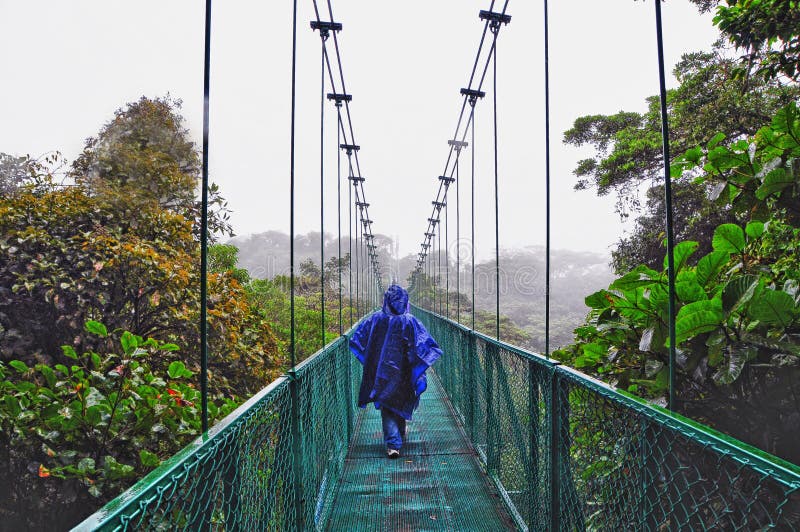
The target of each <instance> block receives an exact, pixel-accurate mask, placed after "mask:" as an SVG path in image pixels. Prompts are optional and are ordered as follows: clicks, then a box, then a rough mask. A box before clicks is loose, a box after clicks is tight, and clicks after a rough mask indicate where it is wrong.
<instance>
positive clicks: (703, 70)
mask: <svg viewBox="0 0 800 532" xmlns="http://www.w3.org/2000/svg"><path fill="white" fill-rule="evenodd" d="M735 69H736V61H734V60H733V59H729V58H726V57H724V56H723V55H722V52H721V49H720V48H719V45H718V46H717V47H716V48H715V49H714V50H713V51H712V52H709V53H704V52H700V53H692V54H685V55H684V56H683V58H682V60H681V61H680V62H679V63H678V64H677V65H676V67H675V70H674V74H675V76H676V78H677V79H678V81H679V83H680V85H679V87H678V88H676V89H672V90H670V91H668V93H667V104H668V112H669V119H670V145H671V149H672V153H674V154H678V153H683V152H685V151H686V150H688V149H689V148H691V147H693V146H696V145H698V144H702V143H705V142H708V141H709V140H710V139H711V138H712V137H713V136H714V135H715V134H716V133H717V132H718V131H725V132H726V137H725V140H724V143H725V144H729V143H733V142H735V141H737V140H739V139H741V138H745V137H747V136H749V135H753V134H754V133H755V132H756V131H757V130H758V129H759V128H760V127H761V126H762V125H763V124H765V123H767V122H769V120H770V118H771V117H772V116H773V115H774V113H775V112H776V111H777V110H778V109H780V108H781V107H783V106H785V105H786V104H787V103H789V102H790V101H792V100H793V99H794V98H797V97H798V95H800V89H798V87H795V86H783V85H781V84H780V83H777V82H776V81H775V80H765V79H758V80H749V81H748V80H745V79H742V78H737V77H736V76H735V75H734V71H735ZM648 104H649V105H648V111H647V112H646V113H644V114H639V113H631V112H623V111H621V112H619V113H617V114H615V115H611V116H605V115H593V116H583V117H579V118H577V119H576V120H575V123H574V125H573V127H572V128H571V129H570V130H568V131H566V132H565V133H564V142H566V143H567V144H572V145H575V146H584V145H589V146H592V147H593V148H594V149H595V152H596V154H595V156H594V157H591V158H588V159H584V160H582V161H580V162H579V164H578V166H577V167H576V169H575V170H574V171H573V173H574V174H575V175H576V176H577V177H578V182H577V184H576V187H575V188H576V189H588V188H594V189H595V190H596V191H597V193H598V194H599V195H605V194H609V193H611V192H613V193H615V194H616V195H617V212H618V213H619V214H620V216H621V217H623V218H626V217H628V216H630V215H632V214H633V215H638V214H640V213H642V211H643V210H644V213H645V214H644V218H642V219H641V220H640V221H639V222H637V227H636V229H635V230H634V233H633V235H632V236H630V237H628V238H627V239H625V240H623V241H622V242H621V243H620V246H618V248H617V250H616V252H615V256H614V260H615V264H617V265H619V266H624V265H630V264H637V263H640V262H641V263H645V264H651V265H652V264H657V263H658V261H659V260H660V254H661V249H660V248H659V247H658V246H657V245H654V244H653V243H652V242H648V241H646V240H645V238H651V237H652V236H653V235H654V224H653V222H654V221H655V220H658V219H663V214H662V212H663V211H662V210H660V209H661V207H662V204H661V200H659V199H658V193H659V191H658V190H651V191H650V192H648V194H647V197H648V202H647V203H646V204H645V205H644V206H642V205H641V203H640V200H639V190H640V189H641V188H642V187H647V188H648V189H649V188H651V187H653V186H659V185H660V182H661V181H662V180H663V162H662V146H661V122H660V106H659V99H658V98H657V97H651V98H648ZM676 188H681V189H682V190H681V191H680V193H681V194H682V195H683V197H684V199H687V200H689V203H690V206H691V207H692V210H689V209H687V208H686V207H687V206H686V205H684V206H679V207H678V208H680V209H681V211H680V212H679V213H678V214H679V216H676V217H675V222H676V229H677V230H678V232H680V233H681V234H682V235H684V236H686V237H687V238H692V239H694V240H697V241H699V242H700V243H701V245H702V246H704V248H706V249H707V248H708V246H709V245H710V243H709V241H708V240H707V237H708V235H709V231H708V229H709V227H710V226H709V224H708V223H704V222H703V221H702V219H703V217H704V216H705V215H707V214H708V213H713V220H712V222H716V221H720V222H721V221H731V219H730V218H729V219H727V220H726V219H725V217H726V216H728V215H726V213H725V212H724V211H720V210H719V206H715V205H714V203H713V201H711V200H709V199H704V197H705V196H708V195H713V190H712V189H711V188H709V187H708V186H703V185H697V184H694V183H693V182H692V179H691V176H687V177H686V178H684V180H683V181H682V182H679V183H678V184H677V185H676ZM676 206H677V204H676ZM643 207H644V209H643ZM695 229H696V231H695ZM660 240H661V238H658V241H660ZM644 250H651V251H652V252H653V253H649V254H648V255H647V256H644V255H643V251H644ZM629 251H636V254H635V255H630V256H626V254H627V253H628V252H629ZM618 271H624V270H618Z"/></svg>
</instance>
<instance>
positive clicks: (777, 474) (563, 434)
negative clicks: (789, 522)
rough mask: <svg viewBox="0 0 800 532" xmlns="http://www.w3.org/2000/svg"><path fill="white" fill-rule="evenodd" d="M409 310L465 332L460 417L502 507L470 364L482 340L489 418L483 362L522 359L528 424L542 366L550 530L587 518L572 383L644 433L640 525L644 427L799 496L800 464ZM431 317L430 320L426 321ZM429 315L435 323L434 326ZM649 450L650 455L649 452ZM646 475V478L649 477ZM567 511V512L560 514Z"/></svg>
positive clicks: (643, 500) (640, 504)
mask: <svg viewBox="0 0 800 532" xmlns="http://www.w3.org/2000/svg"><path fill="white" fill-rule="evenodd" d="M412 313H415V314H417V316H418V317H421V318H422V319H423V321H425V322H427V323H426V326H428V328H429V329H431V333H432V334H433V336H434V338H436V334H437V331H436V329H437V328H438V327H440V326H441V325H440V324H446V326H447V327H449V328H452V329H454V330H457V331H459V332H460V333H461V334H462V335H465V336H466V337H467V338H468V339H469V349H468V352H469V360H468V361H467V370H468V375H467V379H468V382H469V383H470V384H469V387H470V390H472V391H473V392H472V393H470V394H469V397H468V398H467V401H466V404H467V412H465V413H462V416H463V418H464V421H465V424H466V425H467V427H465V428H466V433H467V434H469V435H470V437H471V439H472V443H473V446H474V447H475V451H476V453H477V455H478V456H479V457H480V458H481V461H482V465H483V467H485V468H486V472H487V474H488V475H489V477H490V479H491V480H492V481H493V483H494V484H495V485H496V486H497V487H498V489H499V490H500V491H501V496H502V499H503V500H504V501H505V502H506V504H507V505H512V506H513V503H512V502H511V497H510V496H509V495H508V493H506V492H505V487H504V486H503V485H502V482H501V479H500V478H499V475H498V474H497V464H496V461H497V457H495V456H494V449H495V446H496V444H497V442H496V441H492V439H493V434H492V432H493V430H496V429H493V428H492V427H491V426H490V423H487V426H486V431H485V432H486V438H487V441H486V442H485V445H486V451H485V452H483V451H482V449H480V448H479V447H478V444H477V442H478V439H479V437H480V434H477V431H478V427H477V422H476V417H475V415H476V412H475V411H474V410H473V409H474V408H475V407H474V405H475V398H474V397H473V395H474V394H475V393H479V390H477V388H476V386H477V381H476V376H475V371H474V368H475V366H477V365H479V364H478V363H479V361H480V358H479V356H478V352H477V343H478V342H479V341H480V342H482V343H483V344H484V345H485V348H484V355H483V356H484V360H483V366H484V368H483V369H484V371H485V374H484V375H483V377H485V389H484V390H485V393H486V397H487V404H486V405H485V408H486V413H485V414H486V416H487V421H488V420H489V419H490V418H493V417H495V416H496V415H497V413H496V412H495V410H494V408H493V406H492V405H491V404H490V403H491V400H492V399H493V397H494V395H496V394H497V393H499V392H498V390H496V389H495V388H496V387H495V386H494V384H493V373H495V372H496V370H497V368H496V366H495V364H494V363H493V362H492V361H491V360H489V359H490V358H498V359H499V357H498V353H499V351H500V350H501V349H502V350H504V351H506V352H510V353H514V354H516V355H519V356H520V357H521V358H522V359H525V360H527V361H528V374H529V380H530V382H529V383H528V385H529V390H528V394H529V395H528V397H529V401H528V404H529V407H530V409H531V411H530V412H529V414H530V416H531V418H530V420H531V421H533V420H534V419H537V418H535V417H534V416H538V406H537V408H534V405H536V404H537V401H535V400H534V399H535V397H536V395H537V394H538V393H539V392H538V390H537V388H538V383H537V382H534V381H535V379H534V372H535V371H536V372H540V373H541V372H542V370H543V369H544V370H545V371H547V370H548V369H549V371H550V373H549V377H548V378H549V381H550V382H549V385H550V390H549V399H550V404H551V405H552V406H551V408H550V409H549V411H548V412H547V418H548V419H547V436H546V437H547V438H548V439H549V442H547V443H548V444H549V450H548V451H549V452H548V455H549V456H548V458H549V468H548V469H549V471H548V474H549V476H550V483H549V490H548V494H547V495H548V497H547V498H548V499H549V503H550V510H549V518H548V519H547V524H546V525H545V526H546V527H547V528H548V529H549V530H561V529H564V528H565V527H566V528H569V529H576V530H580V529H583V527H584V522H585V520H586V519H587V517H586V515H585V510H584V509H583V507H582V504H581V502H580V501H579V500H578V498H579V493H578V492H577V491H576V484H575V480H574V478H573V475H574V474H573V472H572V471H571V469H572V465H571V463H570V462H571V458H570V454H569V449H570V445H571V442H570V441H569V438H570V435H569V430H570V426H569V423H570V421H569V420H570V417H569V416H570V412H569V408H570V407H569V398H568V394H569V391H568V390H569V389H568V386H569V385H573V386H575V385H577V386H579V387H581V388H583V389H585V390H587V391H589V392H591V393H593V394H596V395H597V396H599V397H600V398H603V399H608V400H610V401H611V402H612V403H613V404H615V405H616V406H618V407H621V408H624V409H626V410H628V411H630V413H631V416H637V417H638V419H639V425H640V426H641V431H642V435H641V436H640V440H641V441H640V442H639V444H640V446H641V447H640V448H639V449H638V451H636V452H637V453H638V454H640V456H639V457H638V459H639V460H641V464H640V467H641V470H642V486H641V495H640V496H639V499H638V500H637V502H636V503H635V504H634V506H635V508H631V512H634V513H635V514H636V515H641V516H642V519H641V520H640V523H642V525H641V526H647V525H648V524H650V525H656V524H657V523H654V522H651V520H652V519H654V516H653V515H650V514H651V513H652V512H651V511H649V510H652V508H651V506H652V504H653V502H652V500H651V499H652V498H653V497H652V494H653V493H654V490H656V491H657V488H655V487H654V486H653V485H652V484H653V483H654V482H652V481H653V480H654V477H653V475H655V474H656V473H657V470H654V469H653V468H654V464H653V463H652V460H650V461H648V454H647V452H646V449H645V445H644V444H645V442H646V441H649V440H645V438H644V437H643V436H645V435H646V432H647V431H650V432H651V433H652V432H654V431H653V429H654V428H656V429H657V431H661V432H666V431H669V432H670V433H671V434H673V436H676V437H683V438H687V439H690V440H692V442H694V444H696V445H697V446H698V448H703V449H706V450H710V451H712V452H714V453H716V454H717V455H718V456H719V457H720V458H723V457H724V458H725V459H731V460H733V461H735V462H737V463H738V464H739V465H740V466H741V467H743V468H747V469H748V470H750V471H751V472H754V473H758V474H761V475H763V476H764V477H769V478H770V479H771V480H772V481H774V482H776V483H777V484H778V485H780V486H783V487H784V493H785V494H791V496H792V498H794V497H795V494H797V493H800V467H798V466H795V465H793V464H790V463H788V462H786V461H784V460H781V459H780V458H777V457H774V456H772V455H770V454H769V453H766V452H763V451H761V450H759V449H756V448H754V447H752V446H750V445H747V444H745V443H743V442H741V441H739V440H736V439H735V438H732V437H730V436H727V435H724V434H721V433H719V432H717V431H715V430H713V429H711V428H709V427H707V426H705V425H702V424H700V423H698V422H695V421H693V420H691V419H688V418H686V417H683V416H681V415H680V414H676V413H674V412H671V411H669V410H667V409H666V408H662V407H659V406H657V405H653V404H651V403H649V402H648V401H646V400H645V399H642V398H639V397H636V396H634V395H632V394H630V393H627V392H625V391H623V390H618V389H616V388H613V387H612V386H610V385H608V384H606V383H604V382H601V381H599V380H597V379H594V378H592V377H589V376H587V375H584V374H583V373H581V372H579V371H577V370H575V369H572V368H569V367H566V366H564V365H561V364H560V363H558V362H557V361H554V360H552V359H548V358H545V357H544V356H541V355H539V354H536V353H532V352H529V351H527V350H525V349H521V348H519V347H515V346H511V345H507V344H504V343H502V342H500V341H498V340H497V339H495V338H493V337H490V336H487V335H485V334H482V333H480V332H477V331H474V330H471V329H469V328H468V327H466V326H464V325H462V324H460V323H457V322H455V321H452V320H450V319H449V318H447V317H445V316H441V315H439V314H436V313H435V312H432V311H430V310H427V309H422V308H420V307H418V306H415V305H414V306H412ZM426 318H428V319H426ZM429 319H430V320H431V321H429ZM432 320H439V324H437V323H435V322H434V321H432ZM444 356H448V355H447V353H445V355H444ZM498 363H499V362H498ZM448 379H449V377H446V378H443V379H441V380H442V382H443V383H444V382H448ZM454 386H456V387H457V385H456V384H454ZM445 392H446V393H447V394H448V395H450V394H451V393H452V390H448V389H445ZM450 402H451V403H452V404H456V403H457V402H454V401H452V400H451V401H450ZM658 427H660V429H658ZM530 437H531V440H530V442H531V453H530V454H531V463H532V464H534V463H538V461H537V460H536V459H535V455H534V453H535V452H538V448H539V444H540V442H539V441H537V438H536V431H534V430H532V427H531V430H530ZM565 438H566V439H565ZM651 439H652V440H653V441H655V445H661V444H662V443H663V442H661V441H660V440H659V439H658V438H657V437H654V438H651ZM650 452H651V454H652V450H651V451H650ZM538 474H539V471H538V470H537V471H536V473H533V472H532V471H528V483H529V489H531V490H533V489H535V485H536V484H535V483H536V482H537V480H536V478H537V476H538ZM648 478H649V479H650V481H651V482H648V480H647V479H648ZM648 493H650V494H651V496H650V497H648ZM787 497H788V495H787ZM536 500H537V497H534V496H533V494H532V496H531V497H530V499H529V501H531V503H535V502H536ZM565 504H566V505H567V506H566V507H565V506H564V505H565ZM509 510H510V512H511V514H512V517H514V519H515V521H517V525H518V526H519V527H520V528H522V529H527V528H528V524H527V523H520V522H519V520H520V518H519V516H520V513H519V511H518V509H517V508H514V507H509ZM777 510H778V511H779V514H778V515H779V516H780V512H782V510H783V509H782V508H781V505H779V506H778V508H777ZM565 512H568V513H566V514H565ZM531 515H535V509H533V508H532V509H531ZM532 525H533V526H532V527H531V528H532V529H537V528H539V527H540V524H539V523H532Z"/></svg>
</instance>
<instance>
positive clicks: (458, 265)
mask: <svg viewBox="0 0 800 532" xmlns="http://www.w3.org/2000/svg"><path fill="white" fill-rule="evenodd" d="M459 155H461V152H459ZM459 159H460V157H458V156H457V157H456V322H458V323H461V286H460V284H461V204H460V202H461V198H460V192H459V191H460V189H459V187H460V182H461V178H460V177H459V175H458V160H459Z"/></svg>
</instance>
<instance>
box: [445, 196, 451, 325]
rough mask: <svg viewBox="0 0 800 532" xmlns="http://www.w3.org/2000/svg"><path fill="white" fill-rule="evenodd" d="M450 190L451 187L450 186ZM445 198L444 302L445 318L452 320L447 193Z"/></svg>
mask: <svg viewBox="0 0 800 532" xmlns="http://www.w3.org/2000/svg"><path fill="white" fill-rule="evenodd" d="M448 190H449V186H448ZM444 197H445V202H446V203H445V204H444V267H445V279H446V283H445V290H444V301H445V308H444V312H445V316H447V317H448V318H450V226H449V225H448V220H447V218H448V214H447V203H449V202H447V192H445V194H444Z"/></svg>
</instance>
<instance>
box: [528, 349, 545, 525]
mask: <svg viewBox="0 0 800 532" xmlns="http://www.w3.org/2000/svg"><path fill="white" fill-rule="evenodd" d="M537 369H538V368H537V367H536V363H535V362H533V361H532V360H529V361H528V416H529V418H530V421H529V423H528V426H529V429H530V434H529V441H528V445H530V453H529V460H530V467H528V494H529V497H528V507H529V508H530V523H529V524H530V525H531V526H530V528H531V529H533V530H540V529H541V528H542V525H543V523H540V522H539V521H538V519H537V518H538V516H539V512H538V509H539V508H538V507H539V506H540V505H539V499H540V496H539V382H538V380H537V379H536V377H535V374H536V372H537Z"/></svg>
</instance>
